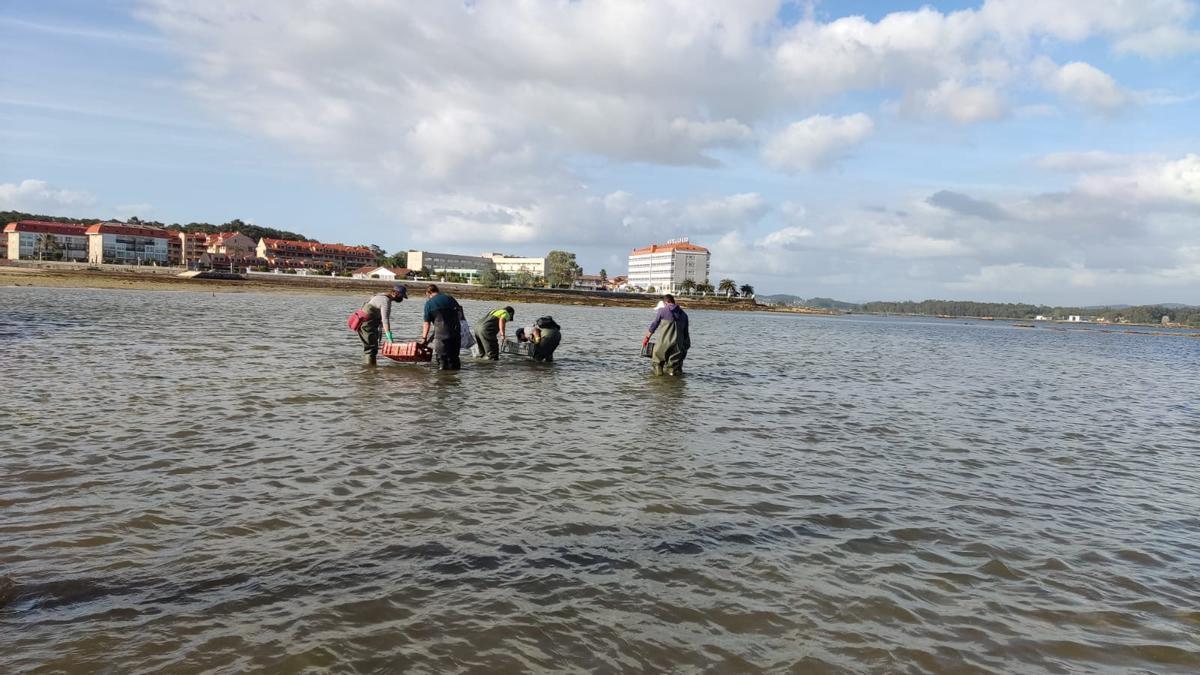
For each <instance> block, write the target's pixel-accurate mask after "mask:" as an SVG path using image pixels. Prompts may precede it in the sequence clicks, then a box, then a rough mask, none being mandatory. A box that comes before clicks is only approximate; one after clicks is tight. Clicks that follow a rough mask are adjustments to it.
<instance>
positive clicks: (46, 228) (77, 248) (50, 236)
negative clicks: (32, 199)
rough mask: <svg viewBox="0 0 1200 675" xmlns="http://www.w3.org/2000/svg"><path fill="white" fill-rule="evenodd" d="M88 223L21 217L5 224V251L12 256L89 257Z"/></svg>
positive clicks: (24, 258) (77, 259)
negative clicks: (21, 218)
mask: <svg viewBox="0 0 1200 675" xmlns="http://www.w3.org/2000/svg"><path fill="white" fill-rule="evenodd" d="M87 229H88V226H87V225H76V224H74V223H54V222H49V221H44V220H18V221H14V222H11V223H8V224H6V225H5V226H4V243H5V255H6V256H7V258H8V259H9V260H39V259H40V260H68V261H74V262H84V261H86V260H87V259H88V236H87Z"/></svg>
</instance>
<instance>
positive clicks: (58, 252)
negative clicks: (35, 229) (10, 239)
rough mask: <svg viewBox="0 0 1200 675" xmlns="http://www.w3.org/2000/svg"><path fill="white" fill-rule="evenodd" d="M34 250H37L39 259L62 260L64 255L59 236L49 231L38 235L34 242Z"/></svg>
mask: <svg viewBox="0 0 1200 675" xmlns="http://www.w3.org/2000/svg"><path fill="white" fill-rule="evenodd" d="M34 250H36V251H37V254H38V260H62V257H63V250H62V244H60V243H58V237H56V236H54V235H52V234H50V233H48V232H47V233H44V234H39V235H38V237H37V240H36V241H35V242H34Z"/></svg>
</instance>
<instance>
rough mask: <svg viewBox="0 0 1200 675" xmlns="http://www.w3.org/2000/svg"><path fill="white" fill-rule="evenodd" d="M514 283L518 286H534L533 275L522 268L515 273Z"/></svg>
mask: <svg viewBox="0 0 1200 675" xmlns="http://www.w3.org/2000/svg"><path fill="white" fill-rule="evenodd" d="M513 285H514V286H516V287H517V288H529V287H530V286H533V275H532V274H530V273H529V272H528V271H527V270H521V271H519V272H517V273H516V274H515V275H513Z"/></svg>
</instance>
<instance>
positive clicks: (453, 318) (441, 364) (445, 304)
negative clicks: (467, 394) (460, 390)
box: [421, 284, 463, 370]
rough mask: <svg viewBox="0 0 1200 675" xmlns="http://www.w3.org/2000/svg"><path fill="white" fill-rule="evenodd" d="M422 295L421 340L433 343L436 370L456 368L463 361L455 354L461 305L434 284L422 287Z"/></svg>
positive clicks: (460, 343) (460, 330) (460, 338)
mask: <svg viewBox="0 0 1200 675" xmlns="http://www.w3.org/2000/svg"><path fill="white" fill-rule="evenodd" d="M425 297H426V298H427V299H426V300H425V315H424V320H425V322H424V323H423V324H422V325H421V342H422V343H424V344H429V342H430V341H432V342H433V356H434V358H435V359H436V360H437V364H438V366H437V367H438V370H459V369H460V368H462V360H461V359H459V357H458V350H459V349H461V348H462V326H461V324H460V322H461V321H462V315H463V309H462V306H461V305H459V304H458V301H457V300H455V299H454V298H452V297H450V296H449V295H446V294H445V293H442V292H441V291H440V290H438V287H437V286H436V285H434V284H429V288H427V289H425Z"/></svg>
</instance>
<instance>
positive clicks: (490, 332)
mask: <svg viewBox="0 0 1200 675" xmlns="http://www.w3.org/2000/svg"><path fill="white" fill-rule="evenodd" d="M515 315H516V313H515V312H513V308H512V307H502V308H500V309H497V310H496V311H494V312H489V313H488V315H487V316H485V317H483V318H482V319H480V320H479V323H477V324H475V345H476V346H477V347H479V351H480V352H482V353H483V356H485V357H487V358H489V359H491V360H493V361H495V360H496V359H498V358H500V343H501V342H503V341H504V338H505V334H504V328H505V326H507V325H508V322H509V321H512V320H513V316H515Z"/></svg>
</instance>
